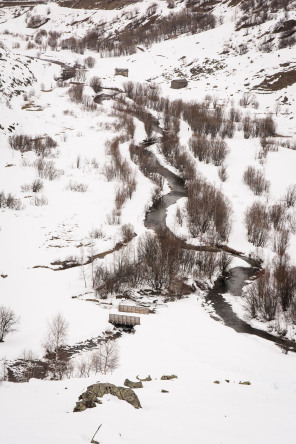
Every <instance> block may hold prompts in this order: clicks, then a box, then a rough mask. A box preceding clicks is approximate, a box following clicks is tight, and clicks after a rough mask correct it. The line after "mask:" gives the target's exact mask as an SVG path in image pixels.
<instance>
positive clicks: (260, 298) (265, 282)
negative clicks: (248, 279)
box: [245, 270, 278, 321]
mask: <svg viewBox="0 0 296 444" xmlns="http://www.w3.org/2000/svg"><path fill="white" fill-rule="evenodd" d="M245 298H246V304H247V310H248V312H249V315H250V316H251V317H252V318H254V317H256V316H257V315H260V316H262V317H263V319H265V320H266V321H271V320H273V319H275V315H276V311H277V305H278V297H277V292H276V289H275V286H274V279H273V276H272V274H271V272H270V271H269V270H265V272H264V274H263V275H262V276H261V277H259V278H258V279H256V281H255V282H254V283H253V284H252V285H250V286H248V289H247V291H246V293H245Z"/></svg>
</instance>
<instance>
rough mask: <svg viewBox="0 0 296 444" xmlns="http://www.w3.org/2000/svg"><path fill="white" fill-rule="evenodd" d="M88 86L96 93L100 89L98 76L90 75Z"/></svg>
mask: <svg viewBox="0 0 296 444" xmlns="http://www.w3.org/2000/svg"><path fill="white" fill-rule="evenodd" d="M89 86H90V87H91V88H92V89H93V90H94V92H95V93H98V92H100V91H101V89H102V81H101V79H100V78H99V77H92V78H91V79H90V81H89Z"/></svg>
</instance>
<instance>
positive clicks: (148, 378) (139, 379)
mask: <svg viewBox="0 0 296 444" xmlns="http://www.w3.org/2000/svg"><path fill="white" fill-rule="evenodd" d="M137 380H138V381H142V382H147V381H152V378H151V376H150V375H148V376H147V378H144V379H141V378H139V376H137Z"/></svg>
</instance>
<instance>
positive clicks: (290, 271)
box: [274, 256, 296, 311]
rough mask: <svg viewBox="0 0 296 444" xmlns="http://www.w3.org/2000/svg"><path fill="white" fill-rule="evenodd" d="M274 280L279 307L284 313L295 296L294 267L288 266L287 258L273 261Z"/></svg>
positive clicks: (295, 269) (295, 280)
mask: <svg viewBox="0 0 296 444" xmlns="http://www.w3.org/2000/svg"><path fill="white" fill-rule="evenodd" d="M274 278H275V284H276V291H277V294H278V297H279V300H280V302H281V307H282V309H283V311H286V310H287V309H288V308H289V306H290V304H291V302H292V301H293V299H294V298H295V295H296V267H295V266H292V265H291V264H290V261H289V258H288V256H282V257H280V258H279V259H277V260H276V261H275V269H274Z"/></svg>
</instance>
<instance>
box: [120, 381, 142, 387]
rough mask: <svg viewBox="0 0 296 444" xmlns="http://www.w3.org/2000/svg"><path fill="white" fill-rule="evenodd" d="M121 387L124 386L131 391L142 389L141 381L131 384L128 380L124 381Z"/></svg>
mask: <svg viewBox="0 0 296 444" xmlns="http://www.w3.org/2000/svg"><path fill="white" fill-rule="evenodd" d="M123 385H125V386H126V387H129V388H132V389H138V388H143V384H142V382H141V381H139V382H133V381H130V380H129V379H126V380H125V381H124V383H123Z"/></svg>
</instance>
